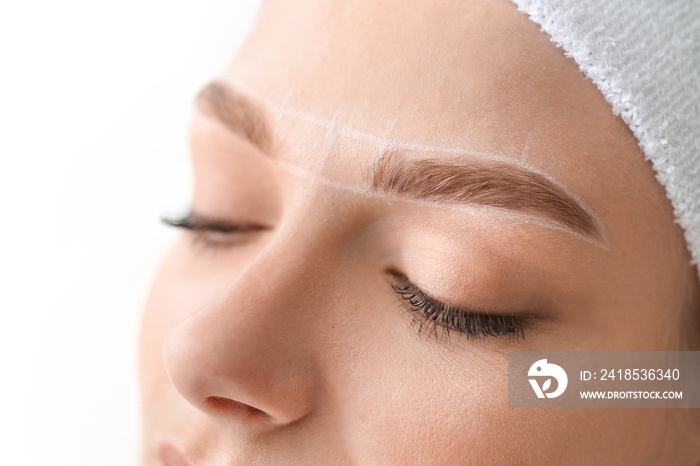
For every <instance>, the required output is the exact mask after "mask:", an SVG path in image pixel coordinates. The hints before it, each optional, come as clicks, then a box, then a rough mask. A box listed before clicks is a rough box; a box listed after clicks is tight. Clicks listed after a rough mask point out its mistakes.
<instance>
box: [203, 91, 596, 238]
mask: <svg viewBox="0 0 700 466" xmlns="http://www.w3.org/2000/svg"><path fill="white" fill-rule="evenodd" d="M196 103H197V106H198V108H199V109H200V110H202V111H203V112H204V113H206V114H208V115H210V116H212V117H214V118H216V119H217V120H218V121H220V122H221V123H222V124H223V125H224V126H226V128H228V129H229V131H232V132H233V133H235V134H238V135H240V136H242V137H244V138H245V139H247V140H248V141H249V142H250V143H251V144H253V145H254V146H256V147H257V148H258V149H260V150H261V151H262V152H263V153H265V154H267V155H271V148H272V142H273V137H272V132H271V128H270V124H269V123H268V119H267V116H266V114H265V112H264V110H263V107H262V106H261V105H259V104H257V103H256V102H255V101H253V100H251V99H250V98H248V97H247V96H246V95H244V94H243V93H241V92H240V91H237V90H236V89H235V88H234V87H231V86H229V85H227V84H225V83H223V82H221V81H213V82H211V83H209V84H208V85H206V86H205V87H204V88H203V89H202V90H201V91H200V93H199V94H198V96H197V99H196ZM480 162H481V161H480ZM363 178H364V179H365V181H366V182H367V181H369V184H370V186H371V189H372V191H373V192H381V193H384V194H386V195H389V196H392V197H398V198H403V199H413V200H419V201H437V202H442V203H448V204H470V205H477V206H485V207H492V208H498V209H506V210H511V211H515V212H520V213H524V214H531V215H536V216H544V217H545V218H548V219H550V220H553V221H555V222H557V223H560V224H562V225H564V226H566V227H568V228H570V229H571V230H572V231H574V232H576V233H579V234H582V235H584V236H588V237H591V238H594V239H597V240H601V239H603V235H602V233H601V231H600V229H599V228H598V227H597V226H596V221H595V220H594V218H593V216H592V215H591V214H590V213H589V212H588V210H587V209H586V208H584V207H583V205H581V204H580V203H579V202H578V201H577V200H576V199H575V198H574V197H573V196H571V195H569V194H567V193H566V191H565V190H563V189H562V188H560V187H559V186H557V185H556V184H555V183H554V182H552V181H550V180H549V179H548V178H547V177H546V176H544V175H542V174H539V173H536V172H534V171H531V170H528V169H527V168H525V167H521V166H519V165H517V164H511V163H507V162H498V161H490V162H488V163H484V162H481V163H477V162H474V163H470V164H466V163H464V162H458V163H455V162H454V161H444V160H441V159H438V158H420V159H409V158H407V157H405V155H404V153H403V152H401V151H399V150H398V149H394V148H392V149H387V150H385V151H384V152H383V153H382V155H381V156H380V157H379V158H378V159H376V160H375V161H374V163H373V164H371V165H370V166H369V167H368V168H366V169H365V170H363Z"/></svg>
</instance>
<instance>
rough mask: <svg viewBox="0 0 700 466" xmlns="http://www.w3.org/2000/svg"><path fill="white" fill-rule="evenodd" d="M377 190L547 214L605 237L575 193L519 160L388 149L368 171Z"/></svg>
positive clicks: (366, 174) (579, 230)
mask: <svg viewBox="0 0 700 466" xmlns="http://www.w3.org/2000/svg"><path fill="white" fill-rule="evenodd" d="M364 178H365V180H366V181H369V184H370V185H371V188H372V190H373V191H378V192H382V193H385V194H388V195H390V196H395V197H399V198H408V199H416V200H426V201H437V202H442V203H447V204H470V205H478V206H485V207H492V208H499V209H507V210H511V211H515V212H520V213H525V214H531V215H532V214H534V215H537V216H543V217H545V218H547V219H549V220H554V221H555V222H558V223H560V224H563V225H565V226H566V227H568V228H570V229H571V230H573V231H575V232H577V233H579V234H582V235H584V236H586V237H589V238H592V239H596V240H598V241H600V240H603V239H604V238H603V235H602V234H601V230H600V229H599V228H598V226H597V225H596V222H595V220H594V218H593V216H592V215H591V214H590V213H589V212H588V211H587V210H586V209H585V208H584V207H583V206H582V205H581V204H580V203H579V202H578V201H577V200H576V199H575V198H574V197H573V196H571V195H569V194H567V193H566V191H564V190H563V189H562V188H560V187H559V186H557V185H556V184H555V183H553V182H552V181H550V180H549V179H547V177H545V176H543V175H541V174H539V173H535V172H533V171H530V170H528V169H526V168H524V167H520V166H519V165H515V164H509V163H503V162H498V163H494V162H488V163H485V162H478V163H477V162H475V163H465V162H451V161H443V160H440V159H437V158H422V159H409V158H408V157H406V156H405V155H404V154H402V153H400V152H398V151H396V150H388V151H386V152H384V154H382V156H380V157H379V158H378V159H377V160H376V161H375V163H374V164H373V165H371V166H370V167H368V168H367V169H366V170H365V172H364Z"/></svg>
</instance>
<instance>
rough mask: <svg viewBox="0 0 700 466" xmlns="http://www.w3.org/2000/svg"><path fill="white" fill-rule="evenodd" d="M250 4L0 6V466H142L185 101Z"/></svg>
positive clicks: (185, 190)
mask: <svg viewBox="0 0 700 466" xmlns="http://www.w3.org/2000/svg"><path fill="white" fill-rule="evenodd" d="M257 4H258V1H257V0H228V1H223V0H198V1H196V2H195V1H188V2H182V1H180V2H177V1H172V0H171V1H165V0H121V1H119V2H98V1H88V0H64V1H55V0H35V1H31V0H24V1H16V2H9V1H7V0H3V3H1V4H0V280H1V281H0V368H1V372H0V403H2V410H1V411H0V463H2V464H7V465H25V464H26V465H91V466H92V465H100V466H102V465H129V464H136V463H137V459H138V451H139V445H138V435H139V431H138V430H139V424H138V397H137V378H136V360H137V353H136V344H137V334H138V324H139V313H140V310H141V307H142V305H143V301H144V299H145V294H146V291H147V287H148V283H149V279H150V276H151V275H152V273H153V271H154V269H155V267H156V265H157V262H158V260H159V259H160V258H161V257H162V254H163V253H164V252H165V250H166V248H167V246H168V243H169V241H170V240H171V238H172V232H170V231H168V230H167V229H166V228H165V227H163V226H160V225H159V222H158V218H159V216H160V215H161V214H165V213H173V212H178V211H181V210H183V209H184V208H185V207H186V204H187V201H188V197H189V194H190V193H189V189H190V179H189V176H190V173H189V169H190V167H189V162H188V159H187V146H186V128H187V123H188V118H189V113H190V111H191V105H192V99H193V97H194V95H195V94H196V92H197V90H198V89H199V88H200V86H202V85H203V84H204V83H205V82H206V81H207V80H209V79H210V78H212V77H214V76H215V75H216V74H217V73H218V72H219V71H220V70H221V69H222V68H223V67H224V66H226V64H227V63H228V61H229V60H230V58H231V57H232V55H233V54H234V52H235V50H236V49H237V48H238V46H239V44H240V42H241V40H242V38H243V36H244V34H245V32H246V30H247V28H248V27H249V24H250V23H251V21H252V18H253V17H254V15H255V12H256V11H257V8H258V5H257Z"/></svg>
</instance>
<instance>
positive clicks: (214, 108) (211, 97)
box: [196, 81, 272, 154]
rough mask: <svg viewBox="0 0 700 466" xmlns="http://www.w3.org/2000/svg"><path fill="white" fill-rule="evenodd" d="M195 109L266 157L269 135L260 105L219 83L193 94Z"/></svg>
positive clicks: (270, 142)
mask: <svg viewBox="0 0 700 466" xmlns="http://www.w3.org/2000/svg"><path fill="white" fill-rule="evenodd" d="M196 104H197V108H199V109H200V110H201V111H202V112H204V113H205V114H207V115H210V116H212V117H214V118H215V119H217V120H218V121H220V122H221V123H222V124H223V125H224V126H226V128H228V130H229V131H231V132H233V133H235V134H238V135H239V136H242V137H243V138H245V139H247V140H248V141H250V143H251V144H253V145H254V146H256V147H257V148H258V149H260V150H261V151H262V152H264V153H266V154H269V153H270V149H271V146H272V132H271V131H270V125H269V123H268V119H267V116H266V115H265V112H264V110H263V107H262V106H261V105H258V104H256V103H255V102H253V101H252V100H251V99H249V98H248V97H246V96H245V95H244V94H243V93H241V92H238V91H237V90H236V89H234V88H233V87H230V86H227V85H226V84H224V83H222V82H220V81H212V82H211V83H209V84H207V85H206V86H205V87H204V88H203V89H202V90H201V91H200V92H199V94H198V95H197V98H196Z"/></svg>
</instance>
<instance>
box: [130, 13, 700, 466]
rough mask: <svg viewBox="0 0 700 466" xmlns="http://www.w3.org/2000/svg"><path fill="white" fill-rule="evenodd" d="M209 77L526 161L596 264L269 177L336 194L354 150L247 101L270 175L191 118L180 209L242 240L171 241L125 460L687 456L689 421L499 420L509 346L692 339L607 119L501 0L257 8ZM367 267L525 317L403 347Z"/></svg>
mask: <svg viewBox="0 0 700 466" xmlns="http://www.w3.org/2000/svg"><path fill="white" fill-rule="evenodd" d="M219 79H220V80H221V81H222V82H225V83H227V84H228V85H230V86H235V87H238V88H241V89H244V91H245V92H248V93H249V95H250V96H251V98H252V99H257V101H258V103H259V104H260V105H262V106H265V102H268V103H271V104H275V105H276V106H277V108H278V109H279V108H282V107H284V108H287V109H295V111H299V112H305V113H306V114H309V115H314V116H315V117H317V118H318V119H319V120H324V121H329V122H335V124H336V126H337V127H343V128H349V127H352V128H355V129H357V130H359V131H362V132H363V133H367V134H372V135H376V136H377V137H381V138H386V139H392V140H398V141H404V142H407V143H408V142H410V143H416V144H426V145H436V146H443V147H459V148H466V149H468V150H472V151H479V152H482V153H491V154H499V155H501V156H503V157H507V158H510V159H512V160H514V161H520V160H523V159H526V160H527V162H528V163H529V164H530V165H532V166H534V167H536V168H537V169H539V170H541V171H542V172H545V173H547V174H549V175H550V176H551V177H552V178H554V179H556V180H557V181H558V182H559V183H561V185H562V186H565V187H566V189H568V190H569V191H570V192H571V193H572V194H574V195H575V196H576V197H577V198H578V199H580V200H581V201H582V202H583V203H584V204H585V205H586V206H588V208H589V209H590V210H591V211H592V212H593V213H594V215H595V216H596V217H597V219H598V220H599V222H600V224H601V225H602V226H603V228H604V230H605V236H606V239H607V248H604V247H600V246H598V245H596V244H594V243H593V242H590V241H583V240H582V239H581V238H579V237H576V236H575V235H571V234H569V233H566V232H564V231H561V230H556V229H551V228H547V227H546V226H543V225H539V224H537V223H536V222H526V221H522V220H519V219H514V218H513V217H512V216H508V215H503V214H502V212H498V211H495V210H493V209H482V210H481V211H479V212H477V213H476V214H472V215H458V214H455V211H454V210H451V209H449V208H446V207H445V208H441V207H434V206H432V207H431V206H422V205H417V204H415V203H408V202H389V201H388V200H386V199H384V198H381V197H374V198H371V197H367V196H364V195H362V194H361V193H357V192H352V191H351V190H348V189H339V188H337V187H334V186H331V185H329V184H328V183H321V182H317V180H316V182H315V181H314V180H313V179H311V180H310V179H304V178H303V177H299V176H298V175H295V173H294V172H293V171H290V170H288V169H283V165H281V164H280V162H284V163H286V164H288V165H287V166H289V165H292V166H296V167H302V168H303V169H304V170H308V171H312V172H314V173H316V174H317V175H323V177H324V178H325V179H328V180H333V181H335V182H338V183H342V184H345V185H349V186H360V184H361V181H362V176H361V170H362V167H363V164H365V163H366V162H367V161H370V160H372V158H373V157H375V156H376V155H377V147H376V146H375V145H373V144H370V143H368V142H366V141H361V140H356V139H352V138H348V137H342V136H336V137H335V138H330V139H329V138H328V131H327V130H326V129H325V128H322V127H320V126H318V125H314V124H312V123H310V122H309V121H304V120H300V119H299V118H297V117H294V116H293V115H291V116H290V115H288V114H287V115H280V114H279V112H278V111H275V110H274V109H273V108H272V107H271V104H270V105H267V107H266V108H267V113H268V116H269V117H270V120H271V121H272V122H274V124H273V127H272V132H273V133H274V138H275V141H277V142H276V145H275V150H274V152H275V154H274V160H272V158H271V157H269V156H268V155H265V154H262V152H261V151H260V150H259V149H257V148H256V147H255V146H253V145H252V144H251V143H249V142H248V141H246V140H245V138H243V137H241V136H240V135H237V134H234V133H232V132H231V131H228V130H227V129H226V128H225V127H224V126H223V125H222V124H220V123H219V122H217V121H216V120H214V119H213V118H212V117H211V116H210V115H207V114H206V113H205V112H202V111H201V110H198V111H196V112H195V115H194V117H193V123H192V133H191V143H192V160H193V166H194V173H195V189H194V193H193V197H192V210H194V211H196V212H198V213H200V214H201V215H206V216H208V217H210V218H215V219H219V220H222V221H230V222H234V221H242V220H243V221H245V222H249V223H253V224H257V225H264V226H265V227H266V229H264V230H254V231H250V232H247V233H236V234H231V235H212V234H200V235H199V236H196V235H193V234H191V233H188V232H184V233H183V234H182V235H180V236H179V237H178V239H177V241H176V242H175V244H174V245H173V247H172V249H171V250H170V252H169V254H168V256H167V257H166V259H165V261H164V262H163V264H162V267H161V268H160V271H159V273H158V274H157V276H156V277H155V280H154V283H153V286H152V290H151V293H150V297H149V299H148V302H147V305H146V309H145V312H144V317H143V326H142V333H141V348H140V377H141V395H142V411H143V464H144V465H154V464H160V462H159V459H158V449H159V446H160V445H162V442H167V443H168V444H172V445H174V446H175V447H176V448H177V449H178V450H179V451H181V452H182V453H183V454H184V456H185V457H187V458H188V459H189V461H191V462H192V463H193V464H207V465H210V464H363V465H369V464H432V463H435V464H508V465H512V464H694V463H695V462H697V461H700V441H699V439H698V437H699V435H700V434H698V427H697V425H698V419H697V415H695V414H694V415H692V416H695V417H691V415H689V414H688V413H687V411H686V412H682V410H661V409H620V410H616V409H584V410H576V409H509V408H508V407H507V351H509V350H674V349H697V343H696V338H695V336H696V331H697V322H696V320H695V316H696V315H697V311H698V308H699V307H700V306H698V286H697V276H696V272H695V270H694V269H693V268H692V267H691V266H690V265H689V260H690V258H689V254H688V252H687V248H686V245H685V243H684V241H683V236H682V232H681V230H680V229H679V227H678V226H677V225H676V224H675V223H674V222H673V213H672V208H671V205H670V203H669V201H668V200H667V198H666V196H665V193H664V191H663V188H662V187H661V186H660V185H659V184H658V182H657V181H656V179H655V178H654V173H653V170H652V168H651V165H650V164H649V163H648V162H646V161H645V160H644V158H643V155H642V153H641V152H640V149H639V148H638V146H637V143H636V141H635V139H634V137H633V136H632V134H631V132H630V131H629V129H628V127H627V126H626V125H625V124H624V122H622V121H621V120H620V119H619V118H618V117H616V116H614V115H613V114H612V112H611V110H610V106H609V105H608V104H607V103H606V102H605V100H604V98H603V97H602V95H601V94H600V93H599V91H598V90H597V89H596V88H595V86H594V85H593V84H592V83H591V82H590V81H589V80H586V79H585V77H584V76H583V75H582V73H581V72H580V71H579V69H578V67H577V66H576V64H575V63H574V62H572V61H571V60H569V59H568V58H566V57H565V55H564V53H563V52H562V51H561V50H560V49H557V48H556V47H555V46H554V45H552V44H551V43H550V42H549V40H548V38H547V37H546V36H545V35H544V33H542V32H540V31H539V29H538V26H537V25H535V24H534V23H532V22H531V21H530V20H528V19H527V18H526V17H525V16H524V15H522V14H521V13H520V12H518V11H517V9H516V8H515V6H514V5H512V4H510V3H509V2H506V1H495V0H469V1H460V2H451V1H434V2H421V1H418V0H409V1H407V0H385V1H383V2H373V1H370V0H348V1H344V2H335V1H332V0H309V1H304V2H302V1H294V0H277V1H273V2H270V3H269V4H268V5H266V6H265V8H264V9H263V11H262V12H261V14H260V16H259V18H258V22H257V24H256V27H255V28H254V30H253V32H252V34H251V35H250V38H249V39H248V41H247V42H246V44H245V45H244V47H243V48H242V50H241V51H240V53H239V54H238V56H237V57H236V58H235V59H234V61H233V62H232V64H231V65H230V66H229V67H228V68H227V69H226V70H225V71H224V72H223V73H222V74H221V76H219ZM324 140H325V141H331V142H332V143H333V144H332V147H331V150H330V151H326V152H325V153H324V152H323V151H322V150H321V148H322V147H323V145H324ZM324 154H325V155H327V157H326V158H325V161H323V160H322V158H321V157H322V156H323V155H324ZM424 155H425V154H418V153H415V154H411V156H415V157H419V156H424ZM431 155H432V156H433V157H437V158H442V159H449V158H454V155H450V154H444V153H434V154H431ZM477 159H478V157H473V158H472V159H470V158H469V157H467V158H466V159H465V160H467V161H469V160H477ZM390 270H399V271H401V272H402V273H404V274H405V275H406V276H407V277H408V278H409V279H410V280H411V281H412V282H413V283H415V284H416V285H418V286H419V287H420V288H421V289H423V290H424V291H426V292H428V293H430V294H431V295H432V296H435V297H437V298H440V299H441V300H443V301H445V302H448V303H450V304H453V305H455V306H461V305H467V304H478V305H479V306H481V307H483V308H486V309H495V310H500V311H512V312H515V313H517V312H519V311H522V310H526V309H539V310H541V315H540V316H539V317H538V318H537V319H536V320H533V321H532V328H531V329H530V330H526V335H525V338H524V339H514V338H508V337H482V338H470V339H467V338H465V337H460V336H459V335H457V334H456V332H454V331H453V332H451V337H450V338H449V339H447V338H444V335H443V334H442V333H441V332H440V331H438V332H437V338H435V336H433V335H428V334H426V333H425V332H422V333H421V334H419V333H418V328H417V326H416V325H414V324H413V318H414V315H415V314H412V313H411V312H410V311H409V310H408V307H407V304H406V303H405V302H403V301H402V300H401V299H400V298H399V297H398V296H397V294H396V293H395V292H394V291H393V290H392V288H391V287H390V286H389V285H388V283H387V277H388V271H390ZM172 464H176V463H174V462H173V463H172Z"/></svg>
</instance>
